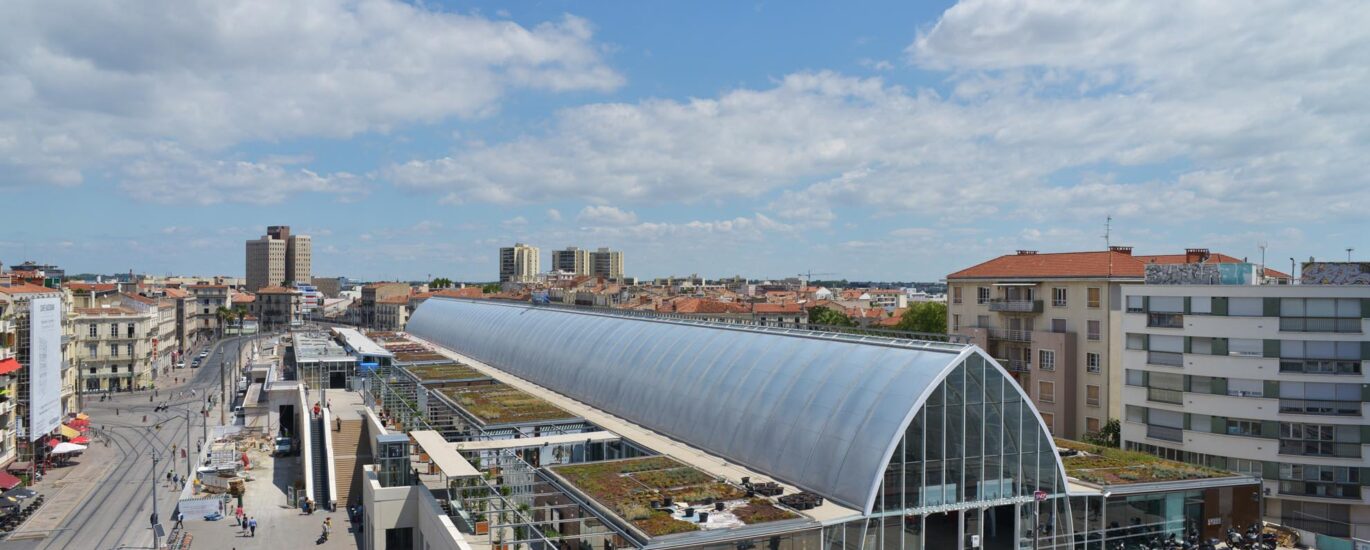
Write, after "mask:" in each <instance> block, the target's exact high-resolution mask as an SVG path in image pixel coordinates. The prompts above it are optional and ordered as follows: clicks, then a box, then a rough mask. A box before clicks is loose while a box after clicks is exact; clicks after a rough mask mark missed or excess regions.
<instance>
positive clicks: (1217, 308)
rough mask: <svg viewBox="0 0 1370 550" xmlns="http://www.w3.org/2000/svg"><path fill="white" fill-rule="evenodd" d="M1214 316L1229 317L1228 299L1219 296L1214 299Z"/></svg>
mask: <svg viewBox="0 0 1370 550" xmlns="http://www.w3.org/2000/svg"><path fill="white" fill-rule="evenodd" d="M1213 315H1227V297H1225V296H1217V297H1214V298H1213Z"/></svg>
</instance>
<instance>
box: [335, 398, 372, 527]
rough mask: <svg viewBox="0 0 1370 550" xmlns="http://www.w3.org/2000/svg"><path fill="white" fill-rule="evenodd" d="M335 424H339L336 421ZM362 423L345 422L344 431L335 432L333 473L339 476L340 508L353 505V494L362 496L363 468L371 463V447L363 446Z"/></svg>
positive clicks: (343, 423)
mask: <svg viewBox="0 0 1370 550" xmlns="http://www.w3.org/2000/svg"><path fill="white" fill-rule="evenodd" d="M334 422H337V421H336V420H335V421H334ZM361 443H362V421H361V420H360V419H353V420H343V421H342V430H341V431H336V432H333V453H332V456H333V472H334V473H335V474H337V476H338V507H340V508H343V507H346V506H348V505H350V504H352V494H353V493H356V494H357V495H359V496H360V495H361V483H362V472H361V467H362V465H364V464H367V463H370V462H371V460H370V458H371V457H370V456H368V455H369V454H370V451H369V447H366V448H364V447H363V446H362V444H361Z"/></svg>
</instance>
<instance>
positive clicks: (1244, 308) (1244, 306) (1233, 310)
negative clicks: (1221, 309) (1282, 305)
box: [1227, 298, 1265, 317]
mask: <svg viewBox="0 0 1370 550" xmlns="http://www.w3.org/2000/svg"><path fill="white" fill-rule="evenodd" d="M1227 314H1228V315H1231V316H1233V317H1263V316H1265V301H1264V300H1263V299H1261V298H1228V300H1227Z"/></svg>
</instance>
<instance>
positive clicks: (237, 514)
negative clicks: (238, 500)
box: [233, 504, 243, 527]
mask: <svg viewBox="0 0 1370 550" xmlns="http://www.w3.org/2000/svg"><path fill="white" fill-rule="evenodd" d="M233 518H234V519H236V520H237V521H238V523H235V524H234V525H237V526H239V527H242V526H243V505H241V504H239V505H238V510H237V511H236V512H234V513H233Z"/></svg>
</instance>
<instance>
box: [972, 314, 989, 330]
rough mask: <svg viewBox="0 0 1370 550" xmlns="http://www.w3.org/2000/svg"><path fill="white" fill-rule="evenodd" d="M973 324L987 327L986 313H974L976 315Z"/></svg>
mask: <svg viewBox="0 0 1370 550" xmlns="http://www.w3.org/2000/svg"><path fill="white" fill-rule="evenodd" d="M975 326H977V327H980V328H989V316H988V315H976V316H975Z"/></svg>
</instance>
